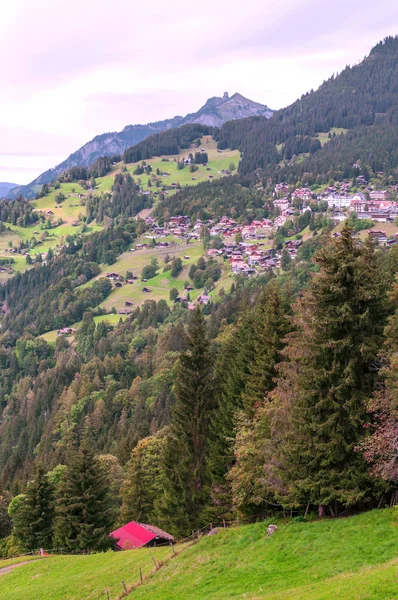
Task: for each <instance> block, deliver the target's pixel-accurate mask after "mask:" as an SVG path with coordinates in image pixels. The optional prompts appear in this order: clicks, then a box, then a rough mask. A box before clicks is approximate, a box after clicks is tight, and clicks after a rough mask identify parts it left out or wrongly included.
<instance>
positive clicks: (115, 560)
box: [0, 546, 172, 600]
mask: <svg viewBox="0 0 398 600" xmlns="http://www.w3.org/2000/svg"><path fill="white" fill-rule="evenodd" d="M171 555H172V550H171V548H170V547H169V546H168V547H165V548H148V549H147V548H144V549H140V550H128V551H126V552H107V553H102V554H93V555H89V556H50V557H49V558H45V559H40V560H37V561H34V562H31V563H30V564H27V565H23V566H21V567H17V568H16V569H14V570H13V571H12V572H10V573H7V574H5V575H2V576H0V598H4V599H6V598H7V600H38V599H39V598H40V599H42V600H86V599H87V600H88V599H90V600H97V599H98V600H106V597H107V596H106V593H107V591H109V595H110V598H111V599H112V600H115V598H118V597H119V596H120V595H121V594H122V593H123V585H122V581H124V582H125V584H126V586H127V587H128V588H129V587H131V586H132V585H134V584H136V583H137V582H138V581H139V580H140V572H139V569H140V567H141V568H142V571H143V575H144V576H147V575H149V574H150V573H152V572H153V571H154V564H153V562H152V557H154V558H155V559H156V561H158V562H163V561H165V560H167V559H168V558H170V557H171ZM23 560H24V558H23ZM4 566H6V565H4ZM0 567H1V563H0Z"/></svg>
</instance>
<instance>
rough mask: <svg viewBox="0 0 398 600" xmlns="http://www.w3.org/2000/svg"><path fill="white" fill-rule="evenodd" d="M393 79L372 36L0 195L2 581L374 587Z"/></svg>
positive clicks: (397, 274) (389, 447) (135, 128)
mask: <svg viewBox="0 0 398 600" xmlns="http://www.w3.org/2000/svg"><path fill="white" fill-rule="evenodd" d="M82 8H83V7H82ZM273 10H274V8H273ZM275 10H276V9H275ZM200 14H202V12H200ZM66 16H67V15H66V14H65V18H66ZM199 16H200V15H199V14H198V18H199ZM243 16H244V15H243V14H242V16H240V18H241V19H242V20H243ZM162 18H163V15H162ZM164 18H166V17H164ZM225 18H226V17H225ZM361 18H362V15H361ZM123 21H124V19H120V21H119V23H118V26H119V29H120V30H122V27H121V25H122V24H123ZM82 22H83V21H82ZM92 22H95V18H94V15H93V21H92ZM195 22H196V21H195ZM84 23H85V26H84V27H85V28H84V35H85V36H88V37H87V39H88V38H89V34H91V29H90V27H89V26H87V25H86V22H84ZM148 23H149V24H148V29H150V26H151V25H152V20H149V21H148ZM176 23H178V21H176ZM129 27H130V28H132V29H133V26H132V25H131V24H130V23H129ZM187 27H188V25H187ZM50 33H51V32H48V34H47V35H48V36H50ZM218 33H219V35H221V30H219V32H218ZM181 35H182V32H181ZM40 39H41V38H40ZM40 39H39V36H38V39H37V42H39V41H40ZM250 39H252V40H253V48H254V45H255V43H254V42H255V40H256V38H255V36H254V34H253V36H252V37H251V38H250ZM281 39H282V38H281ZM283 40H284V38H283ZM61 41H62V40H61ZM152 41H153V43H154V42H155V39H153V40H152ZM105 42H106V40H105V39H104V40H103V44H104V50H106V44H105ZM170 43H171V40H170ZM191 43H192V44H194V40H192V41H191ZM351 43H352V42H351V38H350V45H351ZM234 44H235V42H234ZM210 50H211V49H210ZM343 50H344V49H341V52H343ZM165 51H166V49H165ZM207 51H209V49H208V48H207V49H203V55H201V58H202V59H203V65H206V64H207V62H206V52H207ZM148 52H149V50H148V51H146V53H145V56H146V55H147V54H148ZM339 52H340V49H339ZM132 55H133V56H134V57H135V56H136V55H137V53H133V54H132ZM179 60H180V61H183V60H185V54H183V55H181V56H179ZM213 60H214V59H213ZM328 60H331V61H332V58H328ZM333 60H334V59H333ZM289 61H290V59H289ZM141 62H142V61H141ZM239 64H240V63H239V61H236V63H234V69H235V68H236V69H237V72H238V70H239V68H240V67H239ZM281 64H282V63H281ZM319 64H320V63H319ZM137 65H138V66H139V64H138V62H137ZM145 66H146V62H145ZM252 66H253V65H252ZM168 68H170V69H171V66H168ZM190 68H191V66H190ZM253 68H254V67H253ZM257 71H258V69H257V68H256V73H257ZM253 72H254V71H253ZM192 73H193V69H192ZM217 74H219V76H220V79H221V76H222V74H223V72H222V70H221V69H220V70H219V71H217ZM167 75H168V73H167ZM115 76H116V72H115ZM300 77H301V73H300ZM257 80H258V81H260V82H261V85H263V79H262V78H260V77H258V78H256V81H257ZM126 81H127V80H126ZM128 82H129V84H130V83H131V85H133V83H135V82H134V81H133V77H132V76H131V77H130V78H129V79H128ZM152 83H153V84H155V83H157V81H156V80H155V79H153V81H152ZM293 83H294V82H293ZM293 83H292V84H291V85H293ZM181 85H182V84H181ZM267 85H268V84H267ZM270 89H271V86H270ZM282 91H283V90H282ZM148 93H149V92H148ZM164 93H165V98H166V96H167V93H168V92H167V91H165V90H164ZM192 93H195V92H192ZM206 95H207V94H206ZM180 96H181V98H180V100H181V99H183V98H184V94H183V93H182V92H181V93H180ZM113 97H114V96H112V98H113ZM107 98H108V96H107ZM132 98H133V99H132ZM134 98H135V96H133V97H131V96H129V95H123V96H122V97H119V96H117V100H116V99H115V102H116V104H117V105H118V106H119V107H120V106H122V105H123V106H124V103H127V104H128V103H130V102H132V103H133V104H134V102H137V99H136V98H135V99H134ZM397 98H398V37H392V36H390V37H387V38H385V39H384V40H383V41H381V42H379V43H377V44H376V45H375V46H374V47H373V48H372V49H370V51H369V54H368V55H367V56H366V57H365V58H364V59H363V60H362V61H360V62H356V63H355V64H354V66H352V67H351V66H347V67H345V68H344V69H343V70H342V71H341V72H340V73H337V74H333V75H331V76H330V77H329V78H328V79H326V80H325V81H324V83H322V84H321V85H320V86H319V87H318V88H317V89H315V90H311V91H308V93H305V94H303V95H302V96H300V98H298V99H297V100H296V101H295V102H293V103H292V104H290V105H289V106H287V107H285V108H281V109H280V110H278V111H270V110H269V109H268V108H267V106H266V105H265V104H259V103H256V102H253V101H250V100H247V99H246V98H245V97H243V96H242V95H241V94H234V95H233V96H231V97H229V95H228V94H224V96H222V97H213V98H210V100H208V101H207V102H206V104H205V105H204V106H203V107H202V108H201V109H200V110H199V111H198V112H197V113H191V114H188V115H186V116H185V117H178V116H177V117H174V118H173V119H166V120H163V121H157V122H153V123H149V124H148V125H138V124H137V125H131V126H127V127H126V128H125V129H123V130H122V131H120V132H118V133H110V134H101V135H99V136H96V137H94V138H93V139H92V140H91V142H88V144H86V145H85V146H83V147H82V148H80V149H79V150H77V151H76V152H75V153H73V154H72V155H70V157H69V158H68V159H67V160H66V161H64V163H61V164H60V165H58V166H57V167H56V168H55V169H52V170H50V171H48V172H46V173H43V174H42V175H41V176H39V177H38V178H37V179H36V180H35V181H33V182H32V183H31V184H29V185H28V186H22V187H20V188H19V192H20V193H19V194H18V189H17V190H15V191H12V193H11V194H10V195H9V196H8V197H7V198H3V199H1V200H0V597H3V596H4V597H5V598H9V599H12V598H15V600H17V598H18V600H19V598H24V599H25V598H26V599H27V600H28V599H29V598H32V600H33V598H37V597H43V598H46V600H47V599H48V600H72V599H76V600H77V599H79V600H81V599H83V598H87V600H88V599H89V598H92V599H93V598H99V599H102V600H105V599H106V600H117V599H121V598H125V597H130V595H131V597H133V596H136V597H137V598H142V599H143V600H144V599H146V598H148V599H149V598H151V600H157V599H158V600H163V599H166V598H175V599H176V600H178V599H181V600H183V599H184V600H185V598H188V597H192V598H197V600H207V599H209V598H211V599H212V600H213V599H214V600H217V599H219V600H227V599H229V598H247V599H251V600H255V599H260V598H261V599H262V598H264V599H265V598H270V599H272V600H282V599H283V600H285V599H289V598H292V599H293V598H295V599H296V598H297V599H302V600H322V599H323V600H332V598H334V597H336V596H337V597H339V598H340V597H341V598H342V599H344V600H358V598H362V599H363V600H386V599H387V598H388V599H390V598H391V600H393V599H395V598H396V576H397V560H398V553H397V543H396V541H397V505H398V491H397V490H398V462H397V439H398V411H397V406H398V378H397V372H398V371H397V370H398V358H397V357H398V101H397ZM43 101H44V100H43ZM97 101H98V102H99V103H101V100H100V98H97ZM165 102H166V100H165ZM95 103H96V101H94V100H93V106H94V105H95ZM120 103H121V104H120ZM116 104H115V106H116ZM134 105H135V106H137V104H134ZM71 106H72V104H71ZM160 108H162V109H163V108H164V107H160ZM158 109H159V107H157V109H156V110H158ZM115 110H116V109H115ZM155 114H158V115H160V114H162V113H161V112H160V110H159V112H157V113H155ZM92 118H93V119H97V118H98V115H97V113H96V112H95V110H94V109H93V114H92ZM137 120H138V119H137ZM148 120H149V119H148ZM95 122H97V121H95ZM100 124H101V125H102V121H100ZM90 135H91V134H90ZM87 137H89V136H87ZM43 143H44V142H43ZM35 150H37V151H39V148H36V149H35ZM4 179H5V180H13V179H14V177H11V174H10V176H9V177H4ZM27 557H28V558H27ZM15 560H20V563H16V562H15ZM1 561H4V562H1ZM2 565H3V567H2ZM11 567H12V569H11ZM2 569H3V570H2ZM71 581H72V585H71Z"/></svg>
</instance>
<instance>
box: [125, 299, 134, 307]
mask: <svg viewBox="0 0 398 600" xmlns="http://www.w3.org/2000/svg"><path fill="white" fill-rule="evenodd" d="M124 306H133V303H132V302H130V300H126V302H125V303H124Z"/></svg>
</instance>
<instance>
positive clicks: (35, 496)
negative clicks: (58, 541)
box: [13, 466, 54, 550]
mask: <svg viewBox="0 0 398 600" xmlns="http://www.w3.org/2000/svg"><path fill="white" fill-rule="evenodd" d="M21 499H22V501H21V503H20V504H19V506H18V509H17V511H16V514H15V515H14V518H13V520H14V535H15V537H16V538H17V539H18V540H19V542H20V543H21V544H22V545H23V546H24V547H25V548H28V549H30V550H32V549H36V548H51V546H52V537H53V526H54V490H53V486H52V485H51V483H50V482H49V480H48V477H47V475H46V473H45V472H44V469H43V468H42V467H41V466H39V467H38V468H37V471H36V477H35V479H34V480H33V481H31V482H30V483H29V484H28V488H27V491H26V494H25V496H24V497H21Z"/></svg>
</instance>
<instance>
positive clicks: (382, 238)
mask: <svg viewBox="0 0 398 600" xmlns="http://www.w3.org/2000/svg"><path fill="white" fill-rule="evenodd" d="M368 234H369V235H370V237H372V238H373V239H375V240H378V241H379V242H386V241H387V234H386V233H385V231H379V230H376V229H369V231H368Z"/></svg>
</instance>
